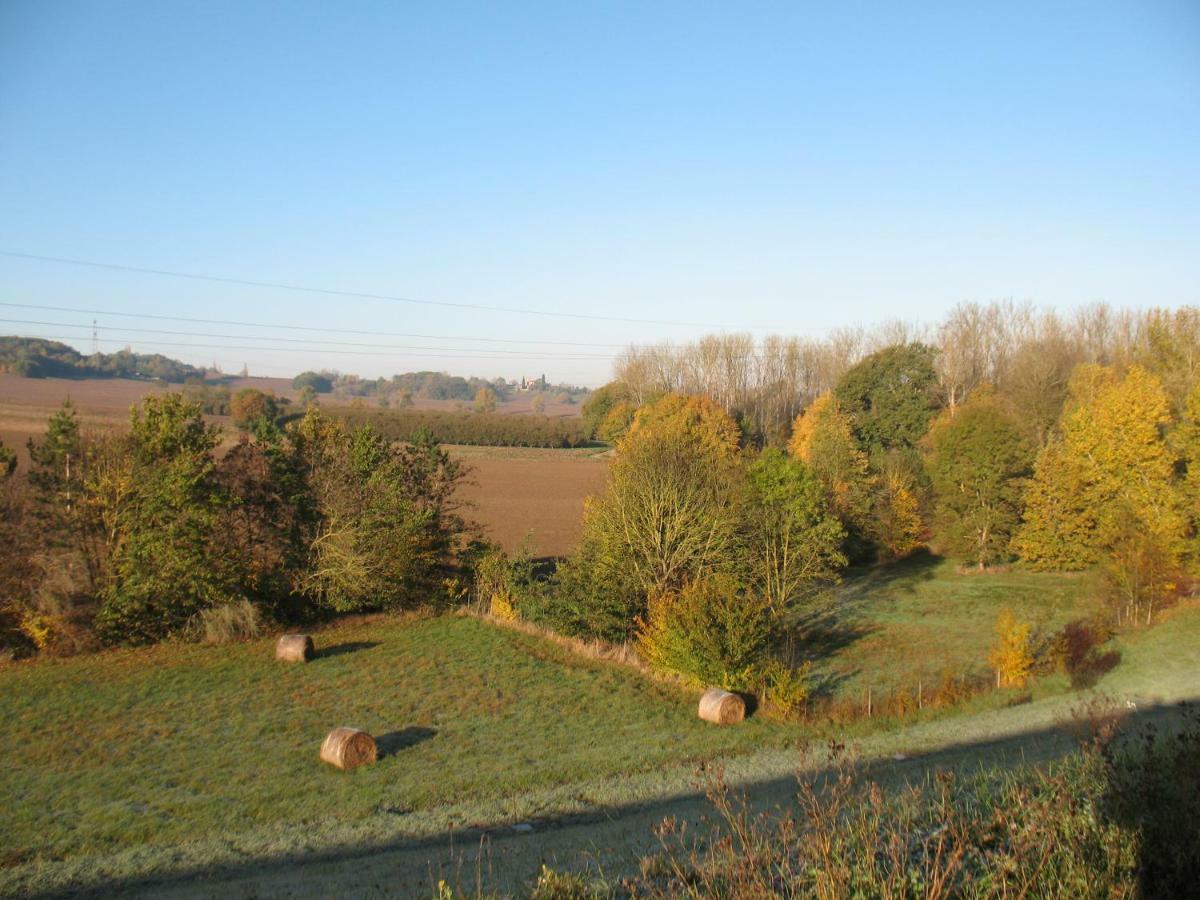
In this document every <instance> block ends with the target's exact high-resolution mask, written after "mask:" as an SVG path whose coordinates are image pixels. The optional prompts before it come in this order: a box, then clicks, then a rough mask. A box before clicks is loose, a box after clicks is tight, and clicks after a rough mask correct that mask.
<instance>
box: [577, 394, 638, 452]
mask: <svg viewBox="0 0 1200 900" xmlns="http://www.w3.org/2000/svg"><path fill="white" fill-rule="evenodd" d="M630 399H631V397H630V394H629V389H628V388H627V387H626V386H625V385H624V384H622V383H621V382H619V381H612V382H609V383H608V384H606V385H604V386H603V387H599V388H596V390H594V391H592V392H591V393H590V394H589V395H588V398H587V399H586V400H585V401H583V406H582V407H580V410H579V413H580V415H581V416H582V417H583V432H584V434H586V435H587V436H588V437H589V438H600V440H605V439H604V438H601V437H600V425H601V423H602V422H603V421H604V420H605V419H606V418H607V417H608V414H609V412H611V411H612V408H613V407H614V406H616V405H617V404H618V403H626V402H628V401H629V400H630ZM630 408H631V409H632V408H633V407H632V406H631V407H630Z"/></svg>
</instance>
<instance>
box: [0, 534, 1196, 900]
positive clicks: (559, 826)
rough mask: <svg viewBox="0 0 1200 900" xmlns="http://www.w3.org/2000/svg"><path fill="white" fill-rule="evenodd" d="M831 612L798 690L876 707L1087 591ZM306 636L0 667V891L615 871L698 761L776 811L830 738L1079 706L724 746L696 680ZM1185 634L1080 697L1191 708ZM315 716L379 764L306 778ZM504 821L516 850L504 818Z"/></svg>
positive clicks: (849, 589)
mask: <svg viewBox="0 0 1200 900" xmlns="http://www.w3.org/2000/svg"><path fill="white" fill-rule="evenodd" d="M840 597H841V601H842V602H840V603H839V604H837V609H838V610H839V614H838V616H837V618H836V620H835V621H830V622H827V623H826V624H827V626H828V629H827V631H826V634H828V633H829V631H830V630H838V631H839V632H840V634H841V639H840V640H838V641H836V642H834V641H830V642H829V643H828V644H827V650H826V652H825V653H824V654H818V656H817V657H816V659H815V663H816V675H817V677H818V680H819V681H820V682H821V683H823V684H824V685H825V687H824V690H826V691H830V692H832V693H833V694H835V695H840V696H841V697H843V698H846V699H850V700H854V699H856V698H858V697H859V696H861V693H862V688H863V685H864V684H865V683H867V682H870V683H872V684H874V685H875V689H876V691H877V692H879V693H878V694H877V696H878V695H881V694H883V693H885V692H886V691H887V690H888V689H889V688H903V687H905V686H906V685H907V683H908V681H909V680H910V678H911V677H912V676H913V675H915V674H917V673H920V672H924V673H927V676H926V677H929V678H931V679H932V678H933V677H934V676H935V675H936V673H938V672H940V671H943V670H945V669H946V667H947V666H951V665H955V666H965V667H968V668H969V667H971V666H973V665H977V666H979V667H980V668H983V667H984V666H985V665H986V664H985V663H984V662H983V660H984V658H985V656H986V653H987V647H988V644H989V643H990V641H991V634H990V623H991V622H992V621H993V620H994V618H995V615H994V613H995V610H996V609H998V608H999V607H1000V605H1002V604H1004V605H1010V606H1014V607H1015V608H1017V609H1019V610H1026V611H1029V612H1030V614H1031V615H1034V614H1035V613H1034V610H1037V613H1036V615H1039V616H1041V618H1040V619H1039V621H1038V624H1039V626H1042V627H1044V628H1046V629H1049V628H1053V627H1055V626H1057V625H1060V624H1061V623H1062V622H1063V621H1065V620H1066V619H1068V618H1072V617H1076V616H1079V615H1086V614H1088V613H1090V612H1093V611H1094V609H1095V600H1094V599H1093V597H1094V593H1093V591H1092V590H1091V585H1090V584H1089V582H1088V581H1087V579H1082V578H1078V577H1073V576H1061V575H1052V574H1047V575H1035V574H1028V573H1020V574H1013V573H1004V574H998V575H993V576H978V575H964V574H960V573H959V572H958V570H957V566H956V565H955V564H953V563H952V562H949V561H946V560H939V559H937V558H934V557H924V558H919V559H916V560H910V561H907V562H905V563H902V564H900V565H899V566H897V567H894V568H890V569H873V570H870V571H866V572H857V573H851V574H850V576H849V577H848V578H847V580H846V582H845V584H844V585H843V587H842V588H841V591H840ZM315 637H316V641H317V646H318V650H319V652H318V655H317V657H316V659H314V660H313V661H312V662H310V663H308V664H306V665H294V666H288V665H285V664H280V663H277V662H276V661H275V660H274V659H273V654H272V641H271V640H269V639H265V640H257V641H252V642H249V643H245V644H237V645H232V646H225V647H207V646H197V645H180V644H174V643H172V644H162V645H158V646H154V647H149V648H145V649H133V650H113V651H108V652H104V653H100V654H96V655H92V656H86V657H79V658H73V659H66V660H57V659H41V660H38V661H34V662H30V663H22V664H16V665H12V666H9V667H7V668H6V669H3V670H0V686H2V687H3V690H2V691H0V720H2V721H4V722H5V723H6V726H5V730H6V734H5V741H4V749H3V751H0V758H2V762H3V765H2V766H0V771H2V772H3V774H2V775H0V793H3V795H4V796H5V797H6V798H7V799H8V810H7V815H6V816H5V817H4V820H3V823H2V824H0V844H2V845H3V846H4V848H5V855H4V857H3V859H2V860H0V863H2V865H3V868H2V869H0V890H3V891H5V892H16V893H21V892H28V891H42V890H61V889H72V890H73V889H78V888H83V889H86V888H89V887H91V888H95V889H99V887H100V886H101V885H102V884H103V885H105V889H106V890H109V889H112V888H114V887H119V886H122V885H124V886H126V887H137V888H139V889H143V888H144V889H151V890H154V891H160V890H161V891H174V890H179V891H182V892H184V893H188V892H193V891H200V892H203V891H211V890H212V889H213V884H214V882H213V881H212V879H217V880H220V881H225V880H231V883H233V884H234V885H235V887H234V888H231V889H232V890H233V891H234V893H235V894H243V893H244V894H254V893H259V892H261V891H262V890H264V889H267V888H268V886H269V889H271V890H277V889H286V890H295V891H299V892H301V893H304V892H306V891H307V892H312V891H315V892H316V893H323V892H324V891H323V890H321V889H318V888H317V887H316V883H315V882H314V883H313V884H312V885H310V886H309V887H308V888H305V887H303V883H304V882H305V878H306V876H305V875H304V872H305V867H306V866H308V867H313V870H312V871H310V872H309V875H313V874H314V873H315V871H316V870H317V869H319V870H320V877H321V878H322V879H324V878H330V877H336V878H337V879H339V884H341V885H342V886H343V887H344V888H347V889H350V888H351V887H352V888H353V889H355V890H370V889H372V886H374V888H378V889H388V890H399V891H401V892H416V893H421V892H429V891H431V890H432V889H433V885H434V884H435V883H436V880H437V878H435V877H434V875H435V874H437V868H438V867H442V871H441V874H440V875H439V876H438V877H453V878H458V879H460V880H461V881H463V882H464V883H469V882H470V881H471V879H472V878H473V877H474V873H475V871H476V864H477V863H476V853H477V852H478V850H479V848H480V846H481V841H482V846H483V848H484V851H485V856H484V858H483V859H482V860H480V861H479V862H478V866H479V867H486V868H487V869H488V871H489V878H490V879H499V881H498V882H497V883H499V884H507V885H510V886H514V887H515V886H517V885H519V884H522V883H525V882H526V881H527V880H528V879H529V878H531V877H533V876H534V875H536V872H537V868H538V865H539V864H540V861H541V860H543V859H548V860H553V861H554V862H555V863H556V864H558V865H564V866H568V867H576V868H577V867H579V866H581V865H584V864H585V863H586V861H587V860H588V858H589V853H590V852H592V851H593V850H597V849H599V848H601V847H603V848H604V849H605V852H606V858H607V859H608V860H609V863H608V864H609V865H619V864H620V861H621V860H626V861H628V860H631V859H632V858H633V856H634V855H636V853H638V852H640V851H644V850H645V848H646V847H648V846H650V843H651V842H652V837H651V835H650V830H649V829H650V826H651V825H652V824H653V822H654V820H655V819H656V818H658V817H661V816H662V815H665V814H683V815H692V816H699V815H701V814H702V813H703V810H704V805H703V802H702V800H701V798H700V797H699V795H698V791H697V787H696V785H697V780H698V776H697V774H696V767H697V765H699V764H702V763H704V764H708V765H709V766H714V765H719V766H720V767H722V768H723V769H724V770H725V771H726V772H727V774H728V775H729V776H730V777H731V778H732V779H733V780H734V782H735V783H736V784H738V785H740V786H742V787H744V788H746V789H747V790H749V791H751V793H752V794H754V795H757V796H759V797H760V798H761V799H762V801H763V802H784V801H786V799H787V798H788V796H789V793H790V790H791V780H790V777H789V773H791V772H792V771H794V770H795V769H796V768H798V767H803V766H809V765H816V764H818V760H819V758H820V748H821V747H822V746H823V745H824V743H825V742H826V741H828V740H829V739H832V738H837V739H838V740H842V741H850V742H852V743H856V744H857V745H858V746H859V747H860V750H861V752H862V753H863V754H864V756H865V757H867V758H879V759H881V760H883V761H884V764H885V765H886V766H894V767H895V773H894V777H896V778H905V777H920V776H921V772H923V771H924V767H926V766H928V765H933V764H937V765H950V766H954V765H958V764H966V763H968V762H969V763H970V765H978V764H981V763H982V762H984V761H985V760H990V759H994V758H995V756H996V753H1000V755H1001V756H1002V757H1004V758H1005V759H1007V760H1008V761H1010V762H1013V761H1016V760H1018V759H1020V758H1024V759H1028V760H1033V759H1038V758H1041V757H1043V756H1045V755H1053V754H1054V753H1058V752H1062V750H1064V749H1065V748H1066V747H1067V746H1069V741H1068V739H1067V737H1064V735H1067V734H1069V732H1070V729H1071V723H1072V721H1073V718H1072V709H1074V708H1077V707H1078V706H1079V704H1080V702H1081V697H1082V696H1085V695H1081V694H1079V693H1077V692H1072V691H1070V689H1069V686H1068V685H1067V683H1066V679H1065V677H1064V676H1061V675H1056V674H1048V675H1046V676H1045V677H1041V678H1038V679H1036V680H1035V681H1034V683H1033V685H1032V687H1031V689H1030V690H1029V691H1028V692H1023V691H1016V690H1005V691H999V692H989V693H985V694H982V695H979V696H976V697H975V698H974V699H971V700H969V701H967V702H965V703H962V704H959V705H957V706H953V707H949V708H943V709H926V710H924V711H922V712H920V713H917V714H914V715H912V716H908V717H905V719H903V720H896V719H894V718H890V717H888V716H875V717H873V718H871V719H866V718H860V719H859V720H858V721H854V722H851V723H847V724H843V725H833V724H831V723H828V722H826V723H821V722H819V721H814V722H809V723H807V724H800V723H785V722H780V721H772V720H770V719H768V718H764V717H761V716H752V717H751V718H750V719H749V720H748V721H747V722H746V723H745V724H744V725H743V726H741V727H739V728H733V729H721V728H716V727H713V726H710V725H708V724H706V723H703V722H700V721H698V720H697V719H696V716H695V703H696V698H697V696H698V692H697V691H695V690H692V689H688V688H685V687H681V686H679V685H677V684H673V683H670V682H664V681H659V680H654V679H651V678H649V677H647V676H646V675H644V674H643V673H641V672H640V671H637V670H634V669H631V668H629V667H627V666H625V665H623V664H619V663H616V662H609V661H603V660H598V659H593V658H588V657H587V656H583V655H580V654H578V653H575V652H572V651H570V650H568V649H565V648H563V647H561V646H559V645H557V644H555V643H553V642H551V641H549V640H547V639H545V638H544V637H541V636H539V635H536V634H528V633H523V632H521V631H517V630H513V629H510V628H506V627H503V626H501V625H498V624H495V623H491V622H487V621H483V620H480V619H477V618H474V617H470V616H466V615H442V616H421V615H416V616H408V617H403V618H397V617H382V616H375V617H367V618H362V619H359V620H352V621H345V622H342V623H340V624H337V625H335V626H333V627H330V628H328V629H327V630H324V631H320V632H318V633H317V634H316V636H315ZM1198 639H1200V608H1197V607H1194V606H1192V607H1184V608H1179V609H1177V610H1175V611H1174V612H1173V613H1171V614H1170V615H1168V616H1167V617H1165V618H1164V620H1163V621H1162V622H1161V623H1160V624H1159V625H1157V626H1156V627H1154V628H1152V629H1147V630H1144V631H1141V632H1134V633H1130V634H1128V635H1126V636H1124V637H1123V638H1122V639H1121V641H1120V644H1119V648H1120V650H1121V652H1122V654H1123V659H1122V662H1121V664H1120V665H1119V666H1118V667H1117V669H1116V670H1115V671H1113V672H1111V673H1109V674H1108V675H1107V676H1106V677H1105V678H1104V679H1102V680H1101V682H1100V684H1099V685H1098V687H1097V688H1096V689H1095V690H1094V691H1090V692H1087V694H1086V695H1093V694H1095V695H1106V696H1113V697H1115V698H1116V701H1115V702H1117V703H1121V704H1123V703H1126V702H1134V703H1135V704H1138V705H1140V706H1141V708H1142V709H1143V710H1145V709H1147V708H1153V707H1155V706H1156V705H1162V704H1166V703H1168V702H1170V701H1173V700H1177V699H1181V698H1185V697H1192V696H1196V695H1197V694H1200V685H1198V684H1197V682H1196V680H1195V674H1194V662H1195V658H1194V647H1195V646H1196V642H1197V640H1198ZM1014 699H1016V700H1017V701H1018V703H1017V705H1011V704H1012V703H1013V702H1014ZM337 724H352V725H355V726H357V727H361V728H364V729H367V730H368V731H370V732H372V733H373V734H374V735H376V736H377V737H378V738H379V743H380V748H381V754H382V758H381V759H380V761H379V763H378V764H377V765H375V766H372V767H368V768H366V769H362V770H359V771H357V772H355V773H352V774H346V773H341V772H337V771H335V770H333V769H331V768H329V767H328V766H324V765H321V764H320V763H319V762H318V761H317V748H318V746H319V744H320V741H321V738H322V737H323V735H324V734H325V732H326V731H328V730H329V728H330V727H332V726H334V725H337ZM979 742H983V743H986V744H987V747H988V748H991V749H987V748H985V749H983V750H981V749H980V748H979V747H977V746H975V745H976V744H977V743H979ZM897 753H899V754H902V755H903V756H904V757H905V760H903V761H896V760H894V759H892V757H894V756H895V754H897ZM521 823H529V824H531V825H532V827H533V829H534V836H533V837H530V836H529V835H525V834H519V833H517V832H514V831H513V830H512V829H511V826H512V825H514V824H521ZM522 839H524V841H525V843H523V844H522V843H521V840H522ZM493 844H494V845H495V850H494V855H489V854H492V853H493V851H492V850H491V849H490V848H492V847H493ZM610 851H611V852H610ZM464 853H465V855H464ZM364 856H365V857H369V861H364V858H363V857H364ZM462 866H466V868H465V869H463V868H461V867H462ZM456 867H458V868H456ZM197 878H201V879H202V880H199V881H197V880H195V879H197ZM341 879H349V881H342V880H341ZM327 885H328V882H326V886H327Z"/></svg>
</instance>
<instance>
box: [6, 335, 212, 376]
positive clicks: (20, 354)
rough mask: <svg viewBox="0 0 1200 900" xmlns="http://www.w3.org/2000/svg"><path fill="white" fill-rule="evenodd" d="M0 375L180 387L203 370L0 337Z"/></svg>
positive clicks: (154, 357) (158, 358)
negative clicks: (131, 380) (134, 380)
mask: <svg viewBox="0 0 1200 900" xmlns="http://www.w3.org/2000/svg"><path fill="white" fill-rule="evenodd" d="M0 372H7V373H9V374H12V375H20V376H23V377H25V378H145V379H159V380H161V381H166V382H171V383H175V384H179V383H181V382H183V381H184V380H186V379H188V378H203V377H204V370H203V369H198V368H196V367H195V366H189V365H187V364H186V363H181V362H180V361H179V360H177V359H171V358H169V357H166V356H163V355H161V354H158V353H151V354H146V353H134V352H132V351H131V350H119V351H117V352H116V353H93V354H91V355H89V356H84V355H83V354H81V353H80V352H79V351H78V350H76V349H75V348H74V347H69V346H67V345H66V344H63V343H60V342H58V341H48V340H44V339H42V338H26V337H0Z"/></svg>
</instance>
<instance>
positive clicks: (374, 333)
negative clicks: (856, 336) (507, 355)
mask: <svg viewBox="0 0 1200 900" xmlns="http://www.w3.org/2000/svg"><path fill="white" fill-rule="evenodd" d="M0 306H6V307H9V308H10V309H36V310H40V311H42V312H65V313H80V314H83V315H89V316H111V317H113V318H122V319H154V320H155V321H160V322H187V323H189V324H193V325H233V326H235V327H238V328H271V329H274V330H276V331H309V332H316V333H318V334H357V335H363V336H366V337H404V338H419V339H421V340H430V341H479V342H481V343H488V344H549V345H551V346H560V347H607V348H609V349H614V348H618V347H627V346H629V345H628V344H600V343H592V342H588V341H541V340H532V339H527V340H522V339H519V338H495V337H467V336H465V335H453V334H415V333H412V332H407V331H378V330H370V331H367V330H361V329H353V328H326V327H324V326H316V325H275V324H271V323H268V322H240V321H236V320H232V319H197V318H191V317H188V316H167V315H163V314H161V313H126V312H115V311H113V310H108V309H88V308H82V307H78V306H48V305H46V304H41V303H6V302H0Z"/></svg>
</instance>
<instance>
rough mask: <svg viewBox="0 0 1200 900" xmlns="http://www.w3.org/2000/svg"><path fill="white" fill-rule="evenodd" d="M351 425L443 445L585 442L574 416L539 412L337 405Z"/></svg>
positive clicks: (578, 444) (551, 445) (568, 444)
mask: <svg viewBox="0 0 1200 900" xmlns="http://www.w3.org/2000/svg"><path fill="white" fill-rule="evenodd" d="M332 414H335V415H337V416H338V417H339V418H340V419H342V420H344V421H346V422H348V423H350V424H351V425H370V426H371V427H372V428H374V429H376V430H377V431H378V432H379V433H380V434H382V435H384V436H386V437H388V438H389V439H391V440H398V441H399V440H408V439H409V438H411V437H412V436H413V435H415V434H417V433H419V432H422V431H424V432H427V433H429V434H431V435H433V436H434V437H435V438H436V439H437V440H438V441H440V442H442V443H446V444H482V445H485V446H490V447H549V448H568V447H581V446H583V445H585V444H587V442H588V439H587V437H586V436H585V435H584V431H583V425H582V423H581V422H580V420H578V419H574V418H569V419H567V418H547V417H545V416H539V415H506V414H502V413H496V412H476V413H471V414H466V413H461V412H448V411H444V410H432V409H404V410H373V409H347V408H338V409H337V410H336V412H335V413H331V415H332Z"/></svg>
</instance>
